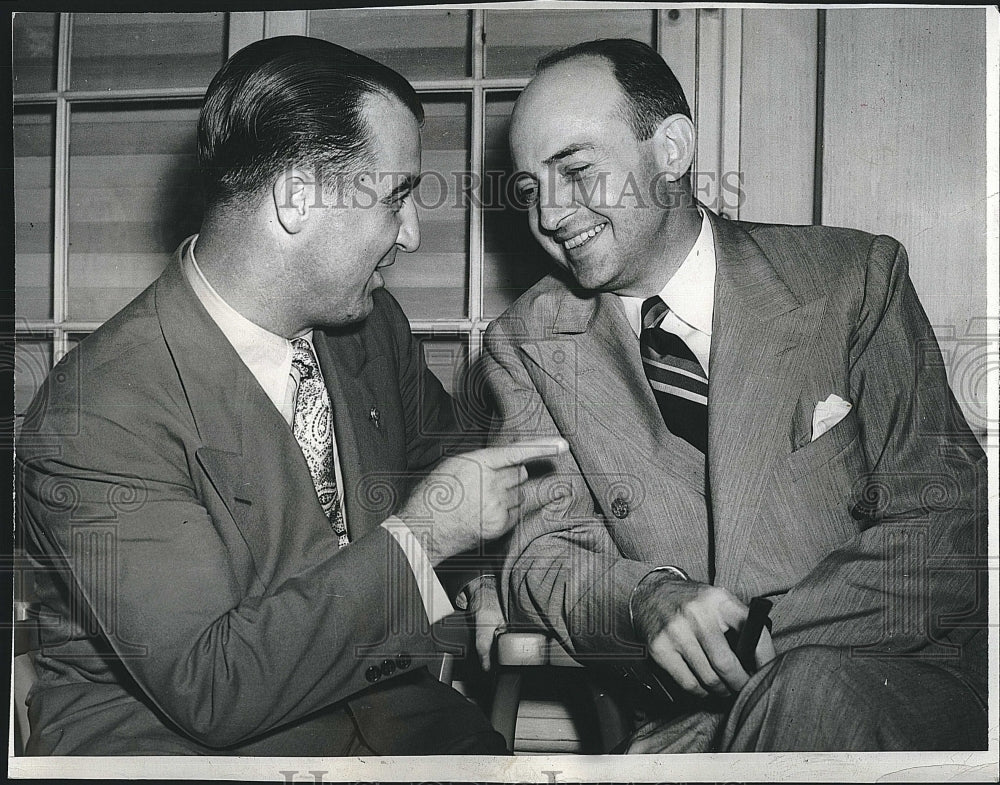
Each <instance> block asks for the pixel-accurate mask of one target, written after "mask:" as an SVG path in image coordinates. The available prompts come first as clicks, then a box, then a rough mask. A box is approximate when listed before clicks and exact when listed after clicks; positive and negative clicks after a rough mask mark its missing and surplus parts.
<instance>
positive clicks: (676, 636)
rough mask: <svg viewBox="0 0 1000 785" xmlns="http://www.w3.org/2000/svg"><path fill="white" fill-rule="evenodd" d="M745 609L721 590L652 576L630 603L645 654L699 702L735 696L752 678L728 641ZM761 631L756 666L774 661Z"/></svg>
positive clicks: (766, 636) (665, 575) (771, 648)
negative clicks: (715, 697)
mask: <svg viewBox="0 0 1000 785" xmlns="http://www.w3.org/2000/svg"><path fill="white" fill-rule="evenodd" d="M748 610H749V609H748V608H747V606H746V605H744V604H743V603H742V602H740V601H739V600H738V599H737V598H736V597H735V596H733V594H731V593H730V592H729V591H727V590H726V589H724V588H722V587H721V586H712V585H709V584H707V583H697V582H695V581H681V580H677V578H675V577H673V576H671V575H669V574H668V573H661V572H653V573H650V574H649V575H647V576H646V577H645V578H643V579H642V581H641V582H640V583H639V586H638V588H637V589H636V592H635V596H634V597H633V599H632V611H633V621H634V625H635V631H636V634H637V635H638V636H639V639H640V640H641V641H643V642H645V643H646V645H647V647H648V649H649V655H650V657H651V658H652V659H653V661H654V662H656V664H657V665H659V666H660V667H661V668H663V669H664V670H665V671H666V672H667V673H669V674H670V676H671V677H672V678H673V680H674V681H675V682H677V684H678V685H679V686H680V687H681V689H683V690H685V691H687V692H689V693H691V694H692V695H696V696H699V697H705V696H707V695H708V694H709V693H711V694H713V695H729V694H734V693H738V692H739V691H740V690H741V689H743V686H744V685H745V684H746V683H747V681H748V680H749V679H750V676H749V674H747V672H746V671H745V670H743V667H742V666H741V665H740V662H739V660H738V659H737V658H736V654H735V653H734V652H733V650H732V649H731V648H730V647H729V643H728V642H727V641H726V637H725V633H726V630H730V629H733V630H735V629H739V627H740V625H742V624H743V622H744V621H745V620H746V617H747V613H748ZM774 656H775V654H774V646H773V644H772V643H771V636H770V634H769V633H768V631H767V628H766V627H765V628H764V630H763V632H762V633H761V636H760V642H759V643H758V644H757V650H756V658H757V665H758V667H761V666H763V665H765V664H766V663H768V662H770V661H771V660H772V659H774Z"/></svg>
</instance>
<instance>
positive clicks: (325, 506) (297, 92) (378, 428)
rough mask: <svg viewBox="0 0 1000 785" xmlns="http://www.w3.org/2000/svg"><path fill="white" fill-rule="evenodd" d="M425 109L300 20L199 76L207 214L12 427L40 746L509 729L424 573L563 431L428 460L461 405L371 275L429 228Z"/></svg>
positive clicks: (353, 740) (178, 748)
mask: <svg viewBox="0 0 1000 785" xmlns="http://www.w3.org/2000/svg"><path fill="white" fill-rule="evenodd" d="M422 117H423V110H422V107H421V105H420V102H419V100H418V98H417V95H416V93H415V92H414V91H413V88H412V87H411V86H410V85H409V84H408V83H407V82H406V81H405V80H404V79H403V78H402V77H401V76H399V75H398V74H397V73H395V72H394V71H392V70H390V69H388V68H386V67H384V66H382V65H380V64H378V63H375V62H373V61H371V60H369V59H367V58H365V57H361V56H360V55H356V54H354V53H353V52H350V51H348V50H346V49H343V48H342V47H338V46H335V45H334V44H330V43H326V42H323V41H320V40H316V39H310V38H299V37H283V38H272V39H268V40H264V41H261V42H259V43H256V44H253V45H251V46H249V47H247V48H246V49H244V50H242V51H240V52H238V53H237V54H236V55H234V56H233V57H232V58H231V59H230V60H229V62H228V63H226V65H225V66H224V67H223V68H222V70H221V71H220V72H219V73H218V74H217V75H216V77H215V78H214V79H213V81H212V83H211V85H210V87H209V89H208V92H207V95H206V97H205V103H204V106H203V108H202V111H201V116H200V119H199V127H198V143H199V162H200V166H201V170H202V175H203V180H204V186H205V195H206V205H207V207H206V213H205V219H204V223H203V226H202V231H201V232H200V234H199V235H197V236H195V237H191V238H189V239H188V240H186V241H185V242H184V243H183V244H182V245H181V247H180V248H179V249H178V251H177V253H176V255H175V258H174V259H173V261H172V263H170V264H169V265H168V267H167V269H166V270H165V271H164V273H163V274H162V275H161V276H160V278H159V279H158V280H157V281H155V282H154V283H153V284H152V285H151V286H150V287H149V288H148V289H147V290H146V291H145V292H143V293H142V294H140V295H139V296H138V297H137V298H136V299H135V300H134V301H133V302H131V303H130V304H129V305H128V306H126V307H125V308H124V309H123V310H122V311H121V312H120V313H118V314H117V315H116V316H114V317H113V318H112V319H111V320H109V321H108V322H107V323H106V324H105V325H103V326H102V327H101V328H100V329H99V330H97V331H96V332H95V333H94V334H93V335H91V336H90V337H89V338H87V339H86V340H85V341H83V342H82V343H81V345H80V346H79V347H78V348H77V349H75V350H74V351H72V352H70V353H69V354H68V355H67V356H66V357H65V358H64V359H63V360H62V361H61V362H60V363H59V364H58V365H57V366H56V367H55V369H54V370H53V372H52V373H51V374H50V376H49V378H48V379H47V380H46V382H45V384H44V385H43V387H42V389H41V391H40V392H39V393H38V395H37V397H36V399H35V400H34V401H33V403H32V406H31V407H30V409H29V411H28V413H27V416H26V418H25V423H24V426H23V429H22V432H21V435H20V439H19V443H18V456H17V457H18V500H19V505H20V509H19V515H20V517H19V526H20V527H21V528H22V530H23V533H24V539H25V547H26V550H27V552H28V554H29V556H31V557H32V558H33V559H34V560H35V562H36V565H37V567H38V570H37V572H36V575H35V578H36V580H35V590H36V595H37V601H38V606H39V607H38V613H39V616H40V618H41V619H42V620H44V621H43V623H42V624H41V644H42V648H41V652H40V653H39V655H38V657H37V660H36V665H37V670H38V672H39V676H38V681H37V683H36V685H35V687H34V689H33V690H32V693H31V695H30V697H29V704H30V705H29V717H30V724H31V736H30V738H29V740H28V743H27V751H28V752H29V753H30V754H83V755H125V754H143V755H156V754H213V753H214V754H233V755H311V756H320V755H371V754H379V755H416V754H445V753H469V754H471V753H496V754H499V753H504V752H505V747H504V742H503V739H502V738H501V737H500V736H499V735H498V734H496V733H495V732H494V731H493V730H492V728H491V727H490V726H489V723H488V722H487V721H486V718H485V717H484V716H483V715H482V714H481V713H480V712H479V711H478V710H477V709H476V708H475V707H474V706H473V705H472V704H470V703H469V702H468V701H466V700H465V698H463V697H462V696H461V695H459V694H458V693H457V692H455V691H454V690H452V689H451V688H450V687H449V686H446V685H444V684H441V683H440V682H438V681H437V680H436V679H435V678H434V677H433V676H432V675H431V674H430V673H429V672H428V670H427V668H426V667H425V666H426V665H427V664H428V663H429V662H432V661H433V660H435V659H436V658H437V657H436V653H435V641H434V640H433V639H432V636H431V633H430V624H431V623H432V622H434V621H436V620H438V619H439V618H441V617H442V616H444V615H446V614H447V613H449V612H450V611H451V610H452V607H451V603H450V602H449V598H448V596H447V595H445V594H444V593H443V589H442V588H441V585H440V584H439V583H438V581H437V579H436V577H435V575H434V572H433V569H432V568H433V567H435V566H437V565H439V564H440V563H441V562H442V561H443V560H444V559H446V558H448V557H450V556H453V555H455V554H458V553H460V552H463V551H467V550H470V549H472V548H474V547H477V546H478V545H479V543H480V541H481V540H482V539H490V538H494V537H497V536H499V535H501V534H503V533H504V532H505V531H506V530H507V529H508V528H509V527H510V526H511V525H512V524H513V522H514V521H515V520H516V518H517V515H518V510H519V507H520V494H521V493H522V490H523V488H526V487H530V484H531V482H535V481H529V482H525V480H526V477H527V472H526V469H525V467H524V466H523V463H524V461H527V460H531V459H532V458H535V457H539V456H543V455H551V454H554V453H555V452H556V451H557V450H558V449H559V447H558V445H555V444H554V443H553V444H552V445H548V446H544V445H543V446H521V445H518V446H514V447H510V448H502V449H496V448H492V449H490V448H488V449H483V450H477V451H473V452H467V453H464V454H462V455H459V456H455V457H450V458H444V459H443V460H442V456H443V454H444V451H445V449H446V448H447V447H448V446H449V443H448V440H447V439H444V438H442V437H441V436H440V434H448V433H449V432H450V431H451V430H452V429H453V428H454V423H453V420H452V417H453V413H452V410H451V401H450V399H449V398H448V396H447V395H446V394H445V392H444V390H443V389H442V388H441V385H440V383H438V381H437V380H436V379H435V378H434V377H433V376H432V375H431V374H430V373H429V372H428V371H427V370H426V369H425V368H424V365H423V361H422V358H421V356H420V352H419V349H418V347H417V346H416V344H415V343H414V340H413V336H412V335H411V334H410V330H409V325H408V323H407V321H406V318H405V317H404V315H403V313H402V311H401V310H400V308H399V305H398V304H397V303H396V301H395V300H394V299H393V298H392V297H391V296H390V295H389V294H388V293H387V292H385V291H384V290H383V289H382V277H381V274H380V273H379V268H382V267H385V266H387V265H389V264H392V263H393V261H394V259H395V257H396V254H397V252H398V251H400V250H402V251H413V250H415V249H416V248H417V246H418V244H419V242H420V230H419V226H418V222H417V214H416V208H415V205H414V200H413V199H412V196H411V190H412V188H413V187H414V185H415V183H416V181H417V178H418V177H419V174H420V122H421V120H422ZM435 434H438V435H435ZM455 438H456V439H457V438H458V437H457V435H456V437H455ZM432 489H436V493H435V492H432ZM442 489H446V490H445V492H444V496H447V497H449V498H450V499H451V501H452V502H453V503H449V504H448V507H447V509H442V508H439V507H435V506H434V504H433V501H434V500H435V499H436V498H441V495H442V494H441V492H442Z"/></svg>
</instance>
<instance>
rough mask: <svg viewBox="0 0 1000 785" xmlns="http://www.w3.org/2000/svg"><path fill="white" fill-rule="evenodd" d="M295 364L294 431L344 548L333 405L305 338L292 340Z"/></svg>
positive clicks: (314, 482) (339, 541) (346, 539)
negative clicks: (334, 444) (334, 441)
mask: <svg viewBox="0 0 1000 785" xmlns="http://www.w3.org/2000/svg"><path fill="white" fill-rule="evenodd" d="M292 350H293V351H292V367H293V368H295V370H296V371H298V374H299V386H298V390H297V392H296V394H295V414H294V416H293V417H292V433H293V434H294V436H295V441H297V442H298V443H299V447H301V448H302V454H303V455H304V456H305V459H306V464H307V465H308V466H309V474H310V475H311V476H312V481H313V487H315V488H316V496H317V497H319V503H320V506H321V507H322V508H323V512H324V513H326V517H327V518H328V519H329V521H330V525H331V526H333V530H334V532H336V534H337V538H338V544H339V546H340V547H341V548H343V547H344V546H345V545H348V544H349V543H350V540H349V539H348V536H347V524H346V523H345V522H344V513H343V511H342V510H341V509H340V494H339V493H338V492H337V472H336V470H335V469H334V466H333V407H332V406H331V405H330V394H329V393H328V392H327V390H326V384H324V383H323V374H321V373H320V370H319V363H317V362H316V355H315V354H313V349H312V345H311V344H310V343H309V341H307V340H306V339H305V338H296V339H295V340H293V341H292Z"/></svg>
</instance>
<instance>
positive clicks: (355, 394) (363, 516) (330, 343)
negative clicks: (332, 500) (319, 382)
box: [313, 326, 392, 540]
mask: <svg viewBox="0 0 1000 785" xmlns="http://www.w3.org/2000/svg"><path fill="white" fill-rule="evenodd" d="M362 329H363V328H362V327H361V326H358V327H354V328H349V329H348V330H345V331H343V332H340V331H333V332H330V333H323V332H320V331H318V330H317V331H316V332H315V333H314V335H313V343H314V345H315V346H316V355H317V357H318V358H319V364H320V368H321V369H322V370H323V378H324V379H325V381H326V386H327V390H328V391H329V393H330V402H331V404H332V406H333V422H334V429H335V433H336V438H337V452H338V455H339V457H340V471H341V475H342V478H343V481H344V507H345V509H346V511H347V526H348V532H349V533H350V536H351V539H352V540H356V539H358V538H360V537H362V536H364V535H365V534H366V533H368V532H369V531H371V529H373V528H374V527H375V526H378V525H379V524H380V523H381V522H382V521H383V520H384V519H385V517H386V514H387V513H386V512H385V511H384V510H382V508H381V507H379V506H378V505H373V504H372V500H371V499H370V498H369V494H370V491H371V489H372V488H373V487H376V488H377V487H381V486H380V485H379V482H378V480H377V479H376V478H377V477H378V475H379V473H380V472H384V469H385V467H386V466H391V465H392V463H391V461H389V460H388V457H387V451H388V450H389V445H388V443H387V441H386V437H385V430H386V429H383V428H376V427H375V425H374V422H373V421H372V415H371V409H372V408H373V407H374V408H375V409H376V411H378V412H379V415H378V416H379V417H381V416H383V415H382V410H383V409H384V407H380V406H379V405H378V401H379V397H378V395H377V392H376V391H375V390H373V389H372V386H371V384H370V380H369V376H370V374H369V360H370V358H369V355H368V351H367V349H366V348H365V344H364V342H363V341H362V340H361V333H362ZM362 441H363V442H364V449H362V444H361V442H362ZM373 480H374V481H375V486H373V485H372V482H373Z"/></svg>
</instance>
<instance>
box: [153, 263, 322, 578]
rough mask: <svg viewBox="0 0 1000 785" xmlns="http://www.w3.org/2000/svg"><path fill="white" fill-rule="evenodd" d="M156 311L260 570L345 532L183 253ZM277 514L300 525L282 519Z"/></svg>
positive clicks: (159, 290)
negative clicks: (191, 279) (187, 269)
mask: <svg viewBox="0 0 1000 785" xmlns="http://www.w3.org/2000/svg"><path fill="white" fill-rule="evenodd" d="M155 297H156V311H157V316H158V317H159V320H160V327H161V330H162V332H163V336H164V340H165V342H166V344H167V348H168V349H169V351H170V353H171V357H172V358H173V361H174V364H175V367H176V369H177V373H178V376H179V377H180V380H181V384H182V386H183V388H184V392H185V395H186V396H187V401H188V405H189V407H190V410H191V414H192V417H193V419H194V423H195V427H196V429H197V432H198V435H199V437H200V439H201V442H202V446H201V447H199V448H198V449H197V451H196V459H197V461H198V463H199V464H200V465H201V467H202V469H203V470H204V471H205V474H206V475H207V476H208V478H209V480H210V481H211V483H212V486H213V487H214V488H215V491H216V493H217V494H218V495H219V497H220V498H221V499H222V502H223V503H224V504H225V506H226V508H227V509H228V510H229V513H230V515H231V516H232V517H233V520H234V521H235V523H236V525H237V527H238V528H239V529H240V533H241V534H242V535H243V538H244V540H245V541H246V543H247V545H248V547H249V548H250V551H251V554H252V556H253V559H254V564H255V567H256V569H257V572H258V574H259V575H260V577H261V580H262V581H264V583H265V584H266V583H268V582H270V581H271V580H274V579H275V578H276V577H277V576H278V575H279V574H280V572H281V568H282V565H283V564H284V563H287V558H286V557H288V556H292V555H294V554H301V553H309V552H310V551H314V549H321V550H319V551H314V552H325V551H328V550H329V549H330V548H335V547H336V540H335V538H334V536H333V533H332V529H331V527H330V526H329V522H328V521H327V519H326V516H325V515H324V514H323V510H322V508H321V507H320V505H319V501H318V499H317V498H316V492H315V489H314V487H313V485H312V479H311V477H310V475H309V469H308V467H307V466H306V462H305V459H304V458H303V456H302V451H301V450H300V449H299V446H298V444H297V443H296V441H295V438H294V436H292V433H291V429H289V427H288V425H287V423H286V422H285V421H284V419H283V418H282V416H281V414H280V413H279V412H278V410H277V409H276V408H275V406H274V405H273V404H272V403H271V401H270V399H269V398H268V397H267V395H266V393H265V392H264V391H263V389H261V387H260V385H259V384H258V383H257V381H256V379H254V377H253V375H252V374H251V373H250V371H249V369H248V368H247V367H246V366H245V365H244V364H243V361H242V360H241V359H240V357H239V355H238V354H237V353H236V350H235V349H234V348H233V347H232V345H231V344H230V343H229V341H228V340H227V339H226V337H225V335H223V333H222V331H221V330H220V329H219V328H218V326H216V324H215V322H214V321H212V319H211V317H210V316H209V315H208V313H207V312H206V311H205V309H204V308H203V307H202V305H201V303H200V302H199V301H198V298H197V296H196V295H195V294H194V291H193V290H192V289H191V288H190V286H189V285H188V284H187V282H186V281H185V280H184V276H183V273H182V272H181V269H180V264H179V254H178V255H177V256H175V259H174V262H173V263H172V264H171V265H170V266H168V268H167V270H166V271H165V272H164V273H163V275H162V276H161V277H160V279H159V280H158V281H157V283H156V293H155ZM275 521H288V522H292V521H294V522H295V525H294V526H292V525H287V526H280V527H275V526H274V522H275Z"/></svg>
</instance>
